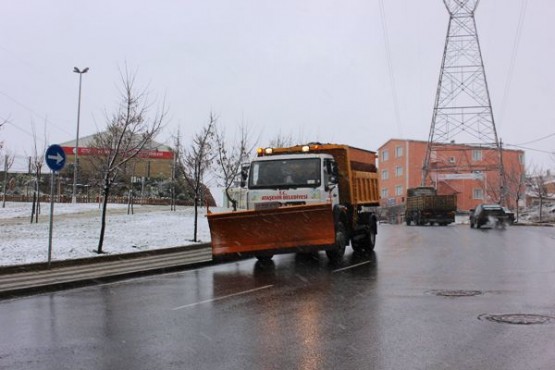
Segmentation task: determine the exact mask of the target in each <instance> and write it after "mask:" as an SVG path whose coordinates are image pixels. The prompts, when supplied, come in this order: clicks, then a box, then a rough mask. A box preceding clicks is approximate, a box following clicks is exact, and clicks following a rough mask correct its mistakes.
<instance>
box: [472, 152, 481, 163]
mask: <svg viewBox="0 0 555 370" xmlns="http://www.w3.org/2000/svg"><path fill="white" fill-rule="evenodd" d="M472 160H473V161H475V162H477V161H481V160H482V151H481V150H479V149H477V150H473V151H472Z"/></svg>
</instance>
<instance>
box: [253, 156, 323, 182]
mask: <svg viewBox="0 0 555 370" xmlns="http://www.w3.org/2000/svg"><path fill="white" fill-rule="evenodd" d="M320 184H321V169H320V159H319V158H299V159H276V160H269V161H255V162H253V163H252V165H251V170H250V176H249V188H251V189H253V188H257V189H262V188H298V187H318V186H320Z"/></svg>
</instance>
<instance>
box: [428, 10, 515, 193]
mask: <svg viewBox="0 0 555 370" xmlns="http://www.w3.org/2000/svg"><path fill="white" fill-rule="evenodd" d="M443 3H444V4H445V7H446V8H447V10H448V12H449V25H448V28H447V37H446V41H445V48H444V51H443V60H442V63H441V71H440V76H439V82H438V86H437V91H436V98H435V104H434V111H433V117H432V124H431V127H430V134H429V137H428V145H427V150H426V156H425V159H424V166H423V171H422V185H426V184H430V182H432V183H433V182H434V178H435V182H437V178H438V174H447V173H456V174H464V173H467V174H472V173H475V174H476V173H478V174H479V173H482V172H486V171H495V172H496V173H497V174H498V175H499V181H497V185H498V186H499V187H500V188H499V193H498V197H497V198H498V199H497V200H498V201H499V202H503V197H504V195H503V193H504V191H503V189H504V182H505V180H504V170H503V160H502V155H501V154H502V151H501V144H500V141H499V140H498V137H497V131H496V129H495V122H494V120H493V111H492V107H491V101H490V96H489V91H488V85H487V82H486V73H485V70H484V63H483V60H482V53H481V50H480V43H479V40H478V33H477V29H476V22H475V19H474V13H475V11H476V8H477V6H478V3H479V0H443ZM455 142H456V144H454V143H455ZM457 148H458V149H457ZM454 149H455V150H460V151H463V150H466V151H469V150H471V149H479V150H480V152H481V153H483V154H482V155H483V157H482V160H481V161H473V160H471V159H470V160H468V161H458V162H459V163H452V162H453V157H450V158H447V154H445V153H447V152H449V153H450V154H449V155H452V153H453V150H454ZM434 174H435V176H434Z"/></svg>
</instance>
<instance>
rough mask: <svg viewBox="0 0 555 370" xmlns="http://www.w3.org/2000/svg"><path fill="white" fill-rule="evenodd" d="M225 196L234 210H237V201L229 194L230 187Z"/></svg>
mask: <svg viewBox="0 0 555 370" xmlns="http://www.w3.org/2000/svg"><path fill="white" fill-rule="evenodd" d="M225 196H226V197H227V200H229V201H230V202H231V207H233V212H235V211H237V201H236V200H235V199H233V198H232V197H231V195H229V188H226V189H225Z"/></svg>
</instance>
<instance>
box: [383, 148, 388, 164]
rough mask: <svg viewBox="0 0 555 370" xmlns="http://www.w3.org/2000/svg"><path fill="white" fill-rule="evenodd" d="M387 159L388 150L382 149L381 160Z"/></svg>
mask: <svg viewBox="0 0 555 370" xmlns="http://www.w3.org/2000/svg"><path fill="white" fill-rule="evenodd" d="M388 159H389V152H388V151H387V150H384V151H383V152H382V161H383V162H385V161H387V160H388Z"/></svg>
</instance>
